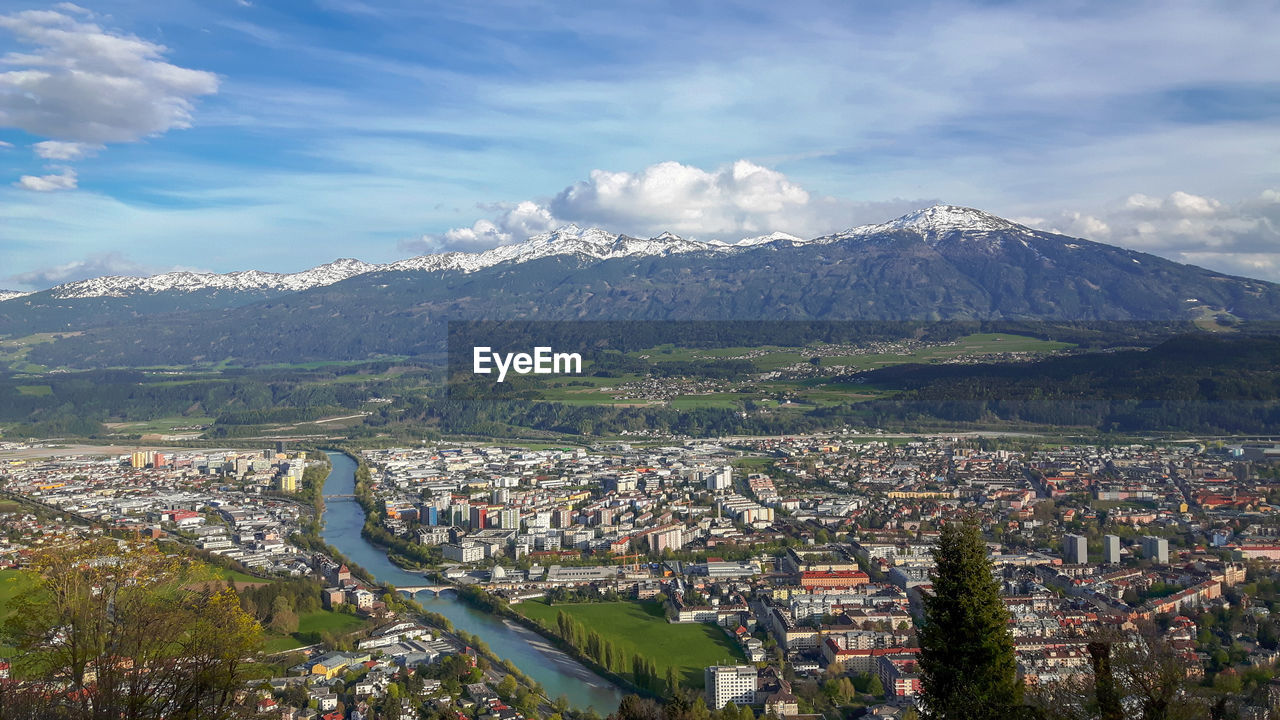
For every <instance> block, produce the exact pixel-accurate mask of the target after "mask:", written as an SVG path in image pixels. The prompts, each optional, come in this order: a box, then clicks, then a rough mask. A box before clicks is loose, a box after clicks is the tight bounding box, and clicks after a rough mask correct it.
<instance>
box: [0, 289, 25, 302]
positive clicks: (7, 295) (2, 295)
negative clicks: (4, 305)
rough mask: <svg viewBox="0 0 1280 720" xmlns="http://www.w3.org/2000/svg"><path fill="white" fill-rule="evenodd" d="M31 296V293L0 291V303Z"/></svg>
mask: <svg viewBox="0 0 1280 720" xmlns="http://www.w3.org/2000/svg"><path fill="white" fill-rule="evenodd" d="M30 294H31V293H25V292H19V291H17V290H0V302H4V301H5V300H12V299H14V298H20V297H22V296H23V295H30Z"/></svg>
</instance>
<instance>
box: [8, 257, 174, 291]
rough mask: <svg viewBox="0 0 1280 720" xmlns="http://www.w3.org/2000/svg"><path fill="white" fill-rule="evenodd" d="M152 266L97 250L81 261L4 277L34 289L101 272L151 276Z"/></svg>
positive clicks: (84, 277)
mask: <svg viewBox="0 0 1280 720" xmlns="http://www.w3.org/2000/svg"><path fill="white" fill-rule="evenodd" d="M152 273H153V268H148V267H146V266H145V265H140V264H138V263H136V262H134V261H132V260H130V259H128V258H126V257H125V256H124V255H121V254H120V253H117V252H107V253H97V254H94V255H90V256H89V257H87V258H85V259H84V260H74V261H72V262H68V263H63V264H61V265H54V266H52V267H46V268H40V269H38V270H31V271H29V272H24V273H19V274H17V275H11V276H9V277H8V278H6V280H9V281H12V282H16V283H19V284H21V285H27V286H30V287H35V288H47V287H52V286H54V285H61V284H62V283H69V282H75V281H76V280H85V279H87V278H94V277H102V276H104V275H134V276H138V275H150V274H152Z"/></svg>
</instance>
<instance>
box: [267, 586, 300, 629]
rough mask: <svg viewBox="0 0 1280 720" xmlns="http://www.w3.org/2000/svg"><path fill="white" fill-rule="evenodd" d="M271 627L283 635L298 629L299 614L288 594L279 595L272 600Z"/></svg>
mask: <svg viewBox="0 0 1280 720" xmlns="http://www.w3.org/2000/svg"><path fill="white" fill-rule="evenodd" d="M271 629H272V630H273V631H275V632H278V633H280V634H281V635H288V634H290V633H295V632H297V631H298V614H297V613H295V612H294V611H293V604H292V603H290V602H289V598H288V596H286V595H277V596H276V599H275V600H273V601H271Z"/></svg>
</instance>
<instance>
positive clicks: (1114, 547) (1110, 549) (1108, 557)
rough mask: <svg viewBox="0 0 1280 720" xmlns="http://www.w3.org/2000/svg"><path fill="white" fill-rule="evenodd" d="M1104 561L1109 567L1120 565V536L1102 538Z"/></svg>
mask: <svg viewBox="0 0 1280 720" xmlns="http://www.w3.org/2000/svg"><path fill="white" fill-rule="evenodd" d="M1102 561H1103V562H1105V563H1106V564H1108V565H1119V564H1120V536H1119V535H1104V536H1103V537H1102Z"/></svg>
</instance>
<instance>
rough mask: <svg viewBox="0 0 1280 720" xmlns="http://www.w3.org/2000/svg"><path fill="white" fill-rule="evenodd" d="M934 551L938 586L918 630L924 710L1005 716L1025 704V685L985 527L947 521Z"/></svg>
mask: <svg viewBox="0 0 1280 720" xmlns="http://www.w3.org/2000/svg"><path fill="white" fill-rule="evenodd" d="M933 556H934V560H935V562H936V564H937V565H936V568H935V570H934V573H933V592H932V594H930V595H928V596H926V597H925V599H924V623H923V626H922V627H921V628H920V632H919V638H920V676H921V678H920V679H921V683H922V685H923V690H924V693H923V698H922V705H923V707H922V709H923V713H922V715H923V717H925V718H927V719H928V720H988V719H989V720H1003V719H1004V718H1006V717H1008V716H1009V715H1011V714H1012V713H1013V712H1014V708H1016V707H1018V706H1019V705H1020V704H1021V686H1020V685H1019V683H1018V678H1017V665H1016V662H1015V659H1014V653H1013V637H1012V636H1011V635H1010V633H1009V628H1008V611H1007V610H1006V609H1005V606H1004V602H1003V601H1002V600H1001V599H1000V586H999V585H998V584H997V583H996V580H995V578H994V577H993V576H992V575H991V564H990V562H989V561H988V560H987V550H986V546H985V545H984V544H983V541H982V533H981V531H980V530H979V529H978V526H977V525H975V524H972V523H947V524H946V525H944V526H943V528H942V531H941V533H940V535H939V538H938V546H937V547H936V548H935V549H934V551H933Z"/></svg>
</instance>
